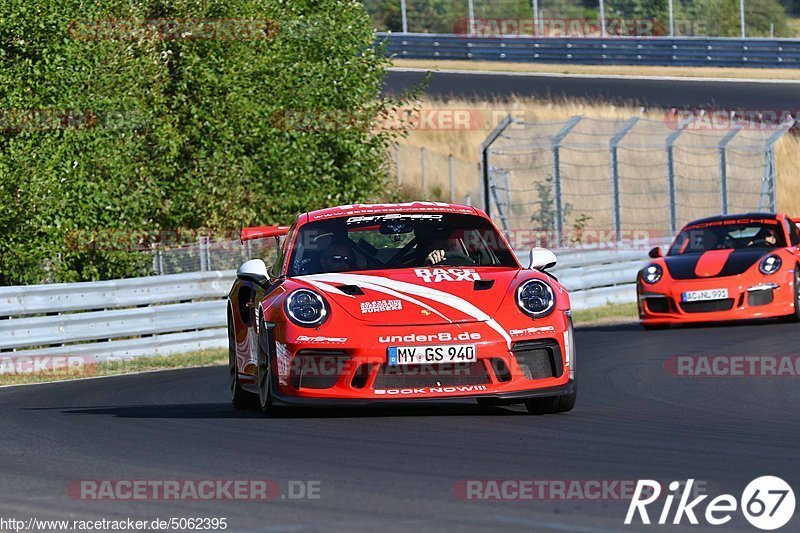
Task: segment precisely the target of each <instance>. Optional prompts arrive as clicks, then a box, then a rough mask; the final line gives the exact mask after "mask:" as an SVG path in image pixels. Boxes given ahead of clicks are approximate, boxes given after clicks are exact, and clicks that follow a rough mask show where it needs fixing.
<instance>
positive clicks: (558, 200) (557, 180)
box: [550, 115, 583, 248]
mask: <svg viewBox="0 0 800 533" xmlns="http://www.w3.org/2000/svg"><path fill="white" fill-rule="evenodd" d="M582 118H583V117H581V116H580V115H578V116H574V117H572V118H571V119H569V120H568V121H567V123H566V124H564V126H562V128H561V130H560V131H559V132H558V133H556V134H555V135H554V136H553V137H552V138H551V139H550V143H551V146H552V151H553V161H552V163H553V169H552V172H553V203H554V204H555V205H554V207H555V215H556V219H555V225H556V228H555V229H556V246H557V247H559V248H560V247H561V245H562V243H563V242H564V202H563V199H562V197H561V141H563V140H564V138H565V137H566V136H567V135H569V132H570V131H572V128H574V127H575V126H577V125H578V122H580V121H581V119H582Z"/></svg>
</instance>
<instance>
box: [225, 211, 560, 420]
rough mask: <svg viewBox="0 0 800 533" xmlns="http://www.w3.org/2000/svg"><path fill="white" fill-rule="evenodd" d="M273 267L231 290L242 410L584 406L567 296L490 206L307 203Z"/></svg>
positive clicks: (547, 263)
mask: <svg viewBox="0 0 800 533" xmlns="http://www.w3.org/2000/svg"><path fill="white" fill-rule="evenodd" d="M284 235H285V238H284V239H283V243H282V245H281V246H280V253H279V254H278V258H277V261H276V262H275V264H274V265H273V266H272V267H271V268H270V269H267V267H266V265H265V264H264V262H263V261H261V260H260V259H253V260H250V261H247V262H246V263H244V264H243V265H242V266H241V267H240V268H239V270H238V272H237V280H236V281H235V283H234V285H233V288H232V289H231V291H230V295H229V305H228V338H229V371H230V389H231V397H232V401H233V405H234V406H235V407H237V408H247V407H250V406H258V407H260V408H261V410H262V411H264V412H265V413H270V412H273V411H274V409H275V406H277V405H334V404H335V405H363V404H373V403H379V402H397V401H401V402H402V401H405V400H431V399H450V398H474V399H477V400H478V402H479V403H482V404H489V405H507V404H522V403H524V404H525V405H526V406H527V408H528V410H529V411H530V412H532V413H539V414H543V413H557V412H563V411H569V410H571V409H572V408H573V406H574V404H575V396H576V384H575V346H574V342H573V340H572V320H571V313H570V300H569V295H568V294H567V292H566V290H564V288H563V287H562V286H561V285H560V284H559V283H558V281H556V279H555V278H554V277H553V276H552V275H550V274H548V273H547V272H546V271H545V270H546V269H548V268H551V267H553V266H554V265H555V263H556V257H555V255H553V253H552V252H550V251H548V250H544V249H535V250H533V251H532V252H531V264H532V267H533V269H525V268H523V267H522V266H520V263H519V261H518V260H517V257H516V256H515V255H514V253H513V252H512V250H511V248H510V247H509V244H508V242H507V241H506V239H505V238H504V236H503V235H502V234H501V233H500V232H499V231H498V230H497V228H496V227H495V225H494V224H493V223H492V221H491V220H490V219H489V218H488V217H487V216H486V215H485V214H484V213H483V212H481V211H479V210H477V209H475V208H473V207H468V206H461V205H452V204H445V203H439V202H413V203H407V204H381V205H347V206H340V207H333V208H330V209H323V210H319V211H313V212H310V213H304V214H302V215H300V217H299V218H298V219H297V221H296V222H295V223H294V224H293V225H292V226H291V227H290V228H284V227H259V228H245V229H244V230H242V239H243V240H247V239H253V238H262V237H267V236H284Z"/></svg>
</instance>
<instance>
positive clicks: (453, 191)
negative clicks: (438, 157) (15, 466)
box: [447, 154, 456, 204]
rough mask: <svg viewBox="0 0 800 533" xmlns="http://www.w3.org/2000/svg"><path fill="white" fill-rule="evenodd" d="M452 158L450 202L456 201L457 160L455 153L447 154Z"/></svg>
mask: <svg viewBox="0 0 800 533" xmlns="http://www.w3.org/2000/svg"><path fill="white" fill-rule="evenodd" d="M447 157H448V159H449V160H450V203H451V204H454V203H456V160H455V158H454V157H453V154H450V155H449V156H447Z"/></svg>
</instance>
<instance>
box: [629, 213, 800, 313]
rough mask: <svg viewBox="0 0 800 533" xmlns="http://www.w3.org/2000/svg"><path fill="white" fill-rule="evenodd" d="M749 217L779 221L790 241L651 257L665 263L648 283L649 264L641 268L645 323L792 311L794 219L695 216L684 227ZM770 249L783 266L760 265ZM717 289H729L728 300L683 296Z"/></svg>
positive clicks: (799, 253)
mask: <svg viewBox="0 0 800 533" xmlns="http://www.w3.org/2000/svg"><path fill="white" fill-rule="evenodd" d="M747 220H752V221H757V222H766V223H768V224H770V225H772V226H774V228H775V229H776V230H777V231H779V232H780V236H781V237H782V238H783V239H784V240H783V242H784V244H786V246H781V247H777V248H772V249H756V250H752V251H750V250H743V249H736V250H734V249H722V250H708V251H705V252H703V253H702V254H699V256H698V255H697V254H693V255H692V256H690V257H682V256H680V255H678V256H674V255H667V256H666V257H658V258H655V259H653V260H651V261H649V262H648V266H649V265H658V266H660V267H661V268H662V272H663V274H662V277H661V279H660V280H658V281H657V282H656V283H652V284H649V283H646V282H645V281H644V279H643V272H644V269H643V270H642V271H641V272H640V273H639V276H638V278H637V284H636V285H637V297H638V298H637V300H638V307H639V319H640V321H641V323H642V324H644V325H646V326H659V325H672V324H682V323H704V322H723V321H729V320H743V319H757V318H770V317H783V316H788V315H792V314H793V313H794V312H795V308H796V305H797V302H796V293H795V270H796V269H797V265H798V262H800V248H798V245H797V244H796V243H797V241H798V238H797V235H796V233H795V235H794V236H793V235H792V233H793V232H797V229H796V226H795V224H796V220H795V219H791V218H790V217H788V216H786V215H782V214H778V215H771V214H763V213H751V214H743V215H726V216H720V217H712V218H709V219H704V220H703V221H696V222H692V223H690V224H687V226H686V227H685V228H684V230H686V229H692V228H701V229H702V228H703V227H705V226H707V225H709V224H715V225H720V224H725V223H731V224H733V223H734V222H737V221H747ZM792 226H794V228H792ZM793 237H794V238H793ZM793 241H794V243H793ZM768 255H776V256H778V257H780V259H781V267H780V269H779V270H778V271H777V272H775V273H772V274H764V273H762V272H761V271H760V270H759V264H760V262H761V260H762V259H763V258H764V257H766V256H768ZM717 290H727V294H728V296H727V298H725V299H723V300H725V303H723V302H722V301H721V300H720V301H719V302H717V303H713V302H707V303H701V304H700V305H695V304H692V303H689V302H685V301H683V300H684V298H683V295H684V293H686V292H690V291H717ZM723 307H724V308H723Z"/></svg>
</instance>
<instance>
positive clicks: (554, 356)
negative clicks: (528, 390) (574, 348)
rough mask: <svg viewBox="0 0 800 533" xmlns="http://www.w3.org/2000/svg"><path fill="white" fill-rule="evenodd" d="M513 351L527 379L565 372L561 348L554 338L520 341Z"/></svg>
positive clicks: (547, 376)
mask: <svg viewBox="0 0 800 533" xmlns="http://www.w3.org/2000/svg"><path fill="white" fill-rule="evenodd" d="M511 352H512V353H513V354H514V357H516V359H517V364H518V365H519V368H520V370H521V371H522V375H523V376H525V377H526V378H527V379H544V378H554V377H558V376H560V375H561V374H563V373H564V365H563V361H562V359H561V348H560V347H559V345H558V342H556V341H555V340H553V339H543V340H541V341H523V342H518V343H516V344H514V346H513V348H511Z"/></svg>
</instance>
